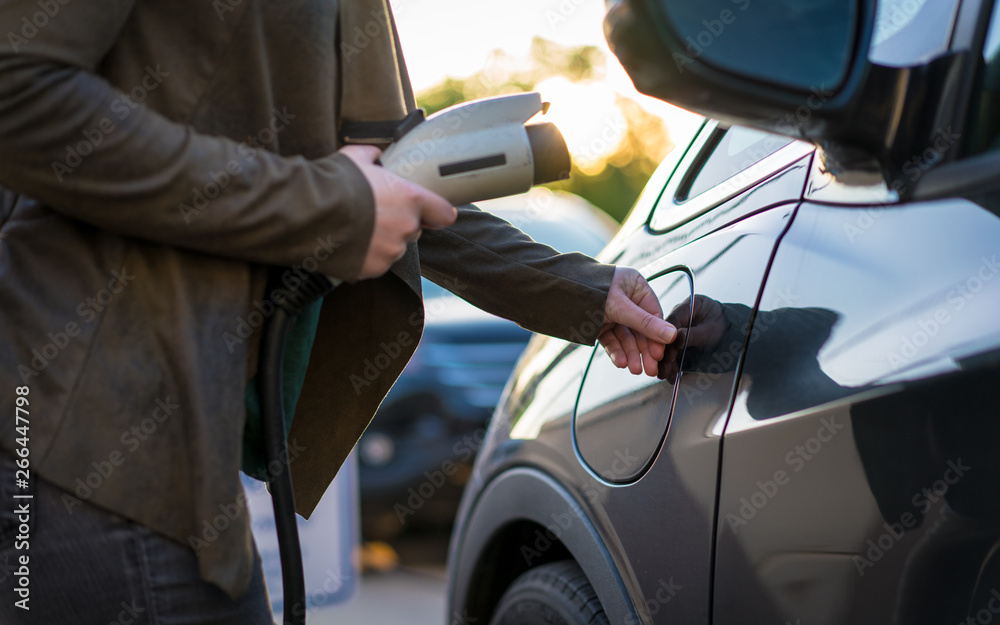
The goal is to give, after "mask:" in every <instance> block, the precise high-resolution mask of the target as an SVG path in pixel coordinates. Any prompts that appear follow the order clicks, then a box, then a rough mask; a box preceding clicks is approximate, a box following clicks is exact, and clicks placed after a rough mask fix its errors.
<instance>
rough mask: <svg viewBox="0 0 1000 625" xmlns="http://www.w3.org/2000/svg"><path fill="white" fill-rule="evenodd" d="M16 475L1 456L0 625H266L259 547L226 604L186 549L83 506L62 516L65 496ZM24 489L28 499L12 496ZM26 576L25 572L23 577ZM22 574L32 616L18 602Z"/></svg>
mask: <svg viewBox="0 0 1000 625" xmlns="http://www.w3.org/2000/svg"><path fill="white" fill-rule="evenodd" d="M14 470H15V466H14V464H13V458H12V457H11V455H10V454H9V453H7V452H2V451H0V623H2V624H3V625H20V624H21V623H25V624H27V623H31V624H38V625H57V624H58V625H71V624H76V623H79V624H80V625H106V624H107V625H167V624H178V625H179V624H181V623H183V624H184V625H200V624H203V623H204V624H206V625H207V624H209V623H211V624H212V625H228V624H232V625H273V621H272V619H271V609H270V605H269V603H268V597H267V588H266V587H265V585H264V575H263V571H262V569H261V564H260V556H259V555H257V554H256V548H255V550H254V551H255V558H256V567H255V573H254V576H253V579H252V581H251V582H250V588H249V590H247V592H246V593H245V594H244V595H243V596H242V597H241V598H240V599H239V600H237V601H233V600H232V599H230V598H229V596H228V595H226V593H224V592H223V591H222V590H221V589H219V588H218V587H216V586H214V585H213V584H210V583H208V582H205V581H203V580H202V579H201V578H200V577H199V575H198V562H197V559H196V558H195V554H194V551H193V550H192V549H190V548H189V547H188V546H186V545H182V544H180V543H177V542H174V541H173V540H170V539H168V538H165V537H163V536H160V535H159V534H156V533H154V532H152V531H150V530H149V529H147V528H145V527H143V526H141V525H138V524H136V523H133V522H131V521H129V520H127V519H124V518H122V517H119V516H116V515H114V514H112V513H110V512H108V511H106V510H104V509H102V508H99V507H97V506H94V505H91V504H88V503H86V502H84V503H83V505H81V506H75V507H74V508H73V513H72V514H69V513H68V512H67V510H66V506H65V505H63V503H62V501H61V496H62V494H63V492H64V491H62V490H61V489H59V488H57V487H56V486H54V485H52V484H50V483H48V482H46V481H44V480H42V479H40V478H39V477H38V476H37V475H36V474H34V473H32V474H31V476H30V477H31V479H30V486H29V488H28V489H21V488H18V487H17V486H16V485H15V474H14ZM29 493H30V494H33V495H34V498H33V499H31V500H26V499H18V498H15V497H14V495H24V494H29ZM25 501H30V515H28V517H27V519H28V525H29V529H30V532H29V535H30V542H29V546H28V549H27V550H25V549H24V548H23V547H24V545H23V544H22V545H21V547H22V548H21V549H18V542H19V538H18V535H19V534H20V533H21V531H22V530H23V529H25V528H23V527H22V521H23V520H24V519H25V516H24V515H23V513H22V514H21V515H19V514H18V513H17V509H18V507H19V506H21V505H22V504H23V503H24V502H25ZM19 516H20V518H19ZM23 555H27V556H28V565H27V567H26V569H22V568H21V564H20V558H21V556H23ZM19 569H20V570H19ZM25 570H27V571H28V575H27V576H24V575H22V574H21V573H23V572H24V571H25ZM24 577H27V580H28V581H27V583H28V588H29V592H30V595H29V597H30V598H29V600H28V602H27V605H28V606H29V607H30V610H24V609H22V608H20V607H17V605H16V603H15V602H17V601H19V600H20V599H21V595H19V594H17V589H18V588H20V587H22V584H23V583H24V582H22V579H23V578H24ZM22 592H23V591H22Z"/></svg>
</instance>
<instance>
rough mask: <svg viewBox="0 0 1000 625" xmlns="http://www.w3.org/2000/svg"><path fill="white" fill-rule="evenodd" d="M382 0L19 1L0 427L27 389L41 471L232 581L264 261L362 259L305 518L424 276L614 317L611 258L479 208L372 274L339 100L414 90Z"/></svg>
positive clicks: (5, 219)
mask: <svg viewBox="0 0 1000 625" xmlns="http://www.w3.org/2000/svg"><path fill="white" fill-rule="evenodd" d="M387 9H388V5H387V4H386V3H384V2H383V1H381V0H344V2H343V6H339V7H338V4H337V2H336V1H335V0H282V1H277V0H197V1H190V0H106V1H104V2H87V1H81V0H41V1H38V0H8V1H6V2H0V31H2V33H4V37H3V38H2V41H0V184H2V185H3V187H6V189H5V190H3V191H2V193H0V307H2V308H0V310H2V313H0V345H2V346H3V347H2V350H0V444H2V446H3V447H4V448H5V449H8V450H10V449H13V448H14V447H15V437H16V436H18V434H17V432H16V430H15V422H14V415H15V407H14V398H15V389H16V388H17V387H20V386H25V385H26V386H28V387H30V393H29V395H28V398H29V401H30V406H29V407H30V445H29V447H30V452H31V455H30V459H31V471H32V476H33V478H37V477H38V476H41V477H43V478H45V479H47V480H49V481H51V482H53V483H55V484H57V485H59V486H61V487H63V488H64V489H66V490H67V491H70V493H72V494H67V495H66V496H65V497H64V503H65V504H66V513H67V514H72V513H73V511H74V509H75V507H76V505H78V504H79V503H80V502H81V501H83V500H88V501H89V502H91V503H94V504H97V505H99V506H102V507H104V508H107V509H108V510H111V511H113V512H115V513H117V514H119V515H121V516H124V517H127V518H130V519H133V520H135V521H138V522H140V523H142V524H144V525H146V526H148V527H150V528H152V529H153V530H155V531H157V532H160V533H162V534H164V535H167V536H170V537H172V538H174V539H176V540H178V541H181V542H184V543H186V544H189V545H191V546H192V548H194V549H195V550H196V551H197V553H198V556H199V562H200V567H201V573H202V576H203V577H204V578H205V579H208V580H210V581H212V582H214V583H216V584H217V585H219V586H220V587H221V588H223V589H225V590H226V591H227V592H228V593H229V594H230V595H232V596H238V595H240V594H242V592H244V590H245V588H246V586H247V583H248V581H249V578H250V574H251V563H252V550H251V535H250V530H249V521H248V519H247V514H246V510H245V506H244V501H243V496H242V488H241V485H240V482H239V477H238V468H239V465H240V446H241V437H242V428H243V425H244V420H245V409H244V403H243V391H244V387H245V383H246V380H248V379H249V378H250V377H251V376H252V375H253V374H254V369H255V363H256V341H257V340H258V335H259V332H258V330H259V329H260V327H261V326H262V324H263V322H264V319H265V318H266V316H267V312H268V311H267V306H266V305H265V304H264V303H263V302H264V300H265V283H266V277H265V276H266V266H268V265H276V266H282V267H291V268H293V270H295V269H297V268H300V267H304V268H306V269H310V270H315V271H320V272H323V273H326V274H329V275H331V276H335V277H339V278H342V279H344V280H346V281H347V284H345V285H344V286H343V287H341V288H339V289H337V290H336V291H335V292H334V293H333V294H332V295H331V296H329V297H328V298H327V300H326V301H325V302H324V304H323V308H322V314H321V319H320V324H319V329H318V332H317V336H316V342H315V345H314V348H313V352H312V356H311V359H310V363H309V369H308V372H307V374H306V381H305V387H304V389H303V392H302V395H301V398H300V401H299V403H298V407H297V410H296V416H295V421H294V426H293V428H292V432H291V436H290V441H291V448H292V458H291V466H292V476H293V479H294V482H295V493H296V501H297V506H298V509H299V511H300V512H301V513H302V514H305V515H308V514H309V513H310V512H311V511H312V510H313V508H314V507H315V505H316V503H317V502H318V501H319V499H320V497H321V496H322V494H323V492H324V490H325V489H326V487H327V486H328V485H329V483H330V481H331V480H332V479H333V477H334V476H335V474H336V473H337V469H338V468H339V467H340V465H341V464H342V462H343V461H344V459H345V457H346V456H347V454H348V453H349V452H350V450H351V448H352V447H353V446H354V444H355V442H356V441H357V439H358V438H359V436H360V435H361V433H362V431H363V430H364V428H365V427H366V426H367V424H368V422H369V420H370V419H371V416H372V415H373V414H374V412H375V410H376V409H377V407H378V405H379V402H380V401H381V400H382V398H383V397H384V396H385V394H386V392H387V391H388V389H389V387H390V386H391V385H392V383H393V382H394V380H395V379H396V377H397V375H398V374H399V372H400V371H401V370H402V369H403V367H404V365H405V364H406V362H407V360H408V358H409V357H410V355H411V354H412V352H413V349H414V348H415V346H416V343H417V341H418V340H419V337H420V333H421V329H422V324H423V309H422V306H421V299H420V282H419V276H420V273H421V272H423V274H424V275H427V276H428V277H430V278H431V279H432V280H435V281H437V282H439V283H441V284H443V285H444V286H446V287H448V288H451V289H452V290H454V291H456V292H457V293H458V294H459V295H461V296H463V297H465V298H466V299H468V300H469V301H471V302H473V303H475V304H477V305H480V306H482V307H484V308H486V309H487V310H489V311H491V312H494V313H496V314H499V315H502V316H505V317H508V318H510V319H513V320H515V321H516V322H518V323H520V324H521V325H523V326H525V327H527V328H529V329H532V330H535V331H539V332H544V333H548V334H553V335H557V336H560V337H563V338H567V339H571V340H577V341H582V342H592V341H593V340H594V339H595V337H596V330H597V327H598V326H599V325H600V323H601V321H602V319H603V307H604V301H605V299H606V296H607V290H608V288H609V285H610V281H611V276H612V273H613V267H611V266H608V265H602V264H599V263H596V262H595V261H593V260H591V259H588V258H586V257H583V256H580V255H576V254H569V255H559V254H557V253H555V252H554V251H553V250H551V249H550V248H547V247H545V246H542V245H539V244H536V243H534V242H533V241H531V240H530V239H529V238H527V237H526V236H524V235H523V234H521V233H520V232H519V231H517V230H516V229H514V228H513V227H511V226H509V225H508V224H506V222H503V221H501V220H499V219H497V218H494V217H492V216H490V215H488V214H486V213H483V212H481V211H478V210H477V209H475V208H474V207H471V206H468V207H462V209H461V210H460V214H459V217H458V220H457V222H456V224H455V225H454V226H453V227H451V228H448V229H447V230H443V231H436V232H426V233H424V236H423V237H422V238H421V239H420V244H419V250H418V249H417V246H411V249H410V250H409V252H408V253H407V255H406V256H405V257H404V258H403V259H402V260H401V261H399V262H398V263H397V264H396V265H395V266H393V267H392V269H391V271H390V272H389V273H387V274H386V275H385V276H383V277H381V278H378V279H374V280H363V281H358V280H357V276H358V274H359V272H360V267H361V265H362V262H363V258H364V255H365V252H366V249H367V246H368V243H369V241H370V237H371V231H372V227H373V221H374V218H373V210H374V208H373V198H372V194H371V190H370V188H369V186H368V184H367V183H366V181H365V179H364V177H363V176H362V175H361V173H360V171H359V170H358V169H357V168H356V167H355V166H354V165H353V164H352V163H351V161H349V160H348V159H347V158H346V157H343V156H341V155H339V154H333V153H334V152H335V150H337V148H338V147H339V146H340V145H341V139H340V132H339V129H340V126H341V123H342V121H343V120H345V119H346V120H351V121H370V120H386V119H398V118H400V117H402V116H403V115H404V114H405V112H406V111H407V109H408V108H410V107H412V106H413V104H412V96H411V95H410V92H409V87H408V82H407V79H406V73H405V68H404V66H403V63H402V57H401V55H400V53H399V47H398V44H397V42H396V37H395V31H394V26H393V23H392V19H391V16H390V15H389V13H388V12H387ZM434 36H437V35H434ZM331 154H332V155H331ZM397 346H398V347H401V349H400V350H399V355H398V356H396V357H392V358H388V360H389V362H386V360H387V358H386V357H380V358H379V355H380V354H387V353H388V354H393V353H396V352H397ZM370 363H379V366H378V367H376V368H375V369H372V368H371V367H370V366H369V364H370ZM382 365H384V366H382Z"/></svg>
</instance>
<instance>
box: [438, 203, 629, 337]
mask: <svg viewBox="0 0 1000 625" xmlns="http://www.w3.org/2000/svg"><path fill="white" fill-rule="evenodd" d="M420 263H421V272H422V273H423V275H425V276H426V277H427V278H429V279H430V280H432V281H434V282H435V283H437V284H439V285H441V286H443V287H444V288H446V289H448V290H450V291H452V292H453V293H455V294H456V295H458V296H460V297H462V298H463V299H465V300H466V301H468V302H470V303H472V304H475V305H476V306H479V307H480V308H482V309H483V310H486V311H488V312H491V313H493V314H495V315H498V316H500V317H504V318H506V319H510V320H512V321H514V322H516V323H518V324H519V325H521V326H523V327H525V328H527V329H529V330H532V331H534V332H541V333H542V334H548V335H550V336H555V337H558V338H562V339H566V340H569V341H573V342H576V343H583V344H593V343H594V341H595V340H596V339H597V334H598V331H599V330H600V327H601V325H602V324H603V322H604V305H605V302H606V300H607V296H608V290H609V289H610V288H611V281H612V278H613V277H614V271H615V268H614V266H613V265H606V264H603V263H599V262H597V261H595V260H593V259H592V258H590V257H588V256H585V255H583V254H579V253H570V254H560V253H559V252H557V251H556V250H554V249H552V248H551V247H549V246H547V245H543V244H541V243H538V242H536V241H534V240H533V239H531V237H529V236H528V235H526V234H524V233H523V232H521V231H520V230H518V229H517V228H515V227H514V226H512V225H511V224H509V223H508V222H506V221H504V220H503V219H500V218H499V217H496V216H494V215H491V214H490V213H488V212H485V211H482V210H480V209H479V208H476V207H475V206H472V205H467V206H461V207H459V211H458V219H457V220H456V221H455V224H454V225H453V226H451V227H449V228H445V229H443V230H428V231H426V232H424V233H423V235H422V236H421V237H420Z"/></svg>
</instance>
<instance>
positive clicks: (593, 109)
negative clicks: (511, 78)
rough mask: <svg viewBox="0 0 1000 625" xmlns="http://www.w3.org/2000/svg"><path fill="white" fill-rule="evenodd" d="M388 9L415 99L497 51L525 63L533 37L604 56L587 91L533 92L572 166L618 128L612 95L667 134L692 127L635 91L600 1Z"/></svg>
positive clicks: (431, 1) (465, 1)
mask: <svg viewBox="0 0 1000 625" xmlns="http://www.w3.org/2000/svg"><path fill="white" fill-rule="evenodd" d="M392 7H393V11H394V12H395V15H396V20H397V23H398V28H399V32H400V40H401V41H402V45H403V52H404V54H405V55H406V59H407V64H408V66H409V70H410V76H411V79H412V81H413V85H414V88H415V90H416V91H417V92H418V93H419V92H420V91H422V90H424V89H427V88H428V87H431V86H433V85H435V84H437V83H439V82H440V81H441V80H443V79H444V78H446V77H448V76H452V77H456V78H462V77H466V76H469V75H471V74H474V73H476V72H477V71H479V70H481V69H483V68H484V67H486V66H487V65H488V62H489V59H490V55H491V53H492V52H493V51H494V50H496V49H502V50H503V51H504V52H505V53H506V54H507V55H509V56H510V57H514V58H524V59H528V57H529V52H530V47H531V41H532V39H533V38H535V37H542V38H544V39H548V40H550V41H553V42H555V43H558V44H561V45H564V46H580V45H594V46H597V47H599V48H600V49H602V50H604V51H605V52H606V58H607V66H606V68H605V71H604V72H601V73H602V74H604V76H603V78H602V79H599V80H592V81H589V82H587V83H586V84H571V83H569V82H568V81H566V80H561V79H550V80H548V81H545V83H544V84H542V85H540V87H539V90H540V91H541V92H542V95H543V97H544V98H545V99H546V100H548V101H551V102H552V107H551V109H550V111H549V114H548V116H549V118H550V120H551V121H552V122H554V123H555V124H556V125H557V126H559V127H560V129H561V130H562V131H563V134H564V135H565V136H566V140H567V142H568V143H569V144H570V151H571V152H573V153H574V157H575V159H576V160H579V158H580V157H581V154H579V153H578V152H579V150H580V148H579V147H578V146H583V145H587V144H588V142H590V141H591V140H592V138H593V137H595V136H600V134H601V132H602V131H605V130H606V129H607V128H608V127H609V126H610V127H614V126H615V124H616V123H617V122H616V117H617V116H620V113H619V112H618V109H617V107H615V105H614V101H615V96H616V94H620V95H625V96H627V97H630V98H632V99H635V100H636V101H638V102H639V103H640V104H641V105H642V106H643V108H645V109H646V110H648V111H650V112H652V113H654V114H656V115H658V116H660V117H661V118H663V119H664V121H665V123H666V124H667V127H668V129H671V130H673V129H674V128H678V129H679V127H681V126H688V125H690V124H692V123H695V121H696V120H695V118H694V116H692V115H690V114H688V113H684V112H682V111H680V110H679V109H676V108H674V107H672V106H669V105H666V104H664V103H662V102H659V101H657V100H653V99H652V98H647V97H645V96H643V95H641V94H639V93H638V92H636V91H635V89H634V88H633V86H632V83H631V81H630V80H629V78H628V76H627V75H626V74H625V71H624V70H623V69H622V68H621V66H620V65H619V64H618V62H617V60H615V58H614V56H613V55H612V54H611V52H610V50H609V49H608V47H607V44H606V42H605V40H604V34H603V30H602V19H603V17H604V11H605V9H604V2H603V0H506V1H505V2H487V1H485V0H395V1H393V2H392ZM612 147H613V146H612ZM609 149H611V148H609Z"/></svg>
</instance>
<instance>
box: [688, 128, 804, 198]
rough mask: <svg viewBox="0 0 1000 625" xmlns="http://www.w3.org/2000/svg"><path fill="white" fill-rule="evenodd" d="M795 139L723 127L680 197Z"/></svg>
mask: <svg viewBox="0 0 1000 625" xmlns="http://www.w3.org/2000/svg"><path fill="white" fill-rule="evenodd" d="M791 142H792V139H790V138H788V137H782V136H779V135H774V134H770V133H767V132H762V131H760V130H753V129H750V128H744V127H742V126H733V127H731V128H729V129H726V130H722V131H720V132H719V135H718V136H717V137H716V138H715V141H713V142H710V143H709V144H708V146H707V149H706V156H705V157H704V158H703V159H702V160H701V166H700V167H698V166H695V171H696V172H697V173H695V174H694V176H693V177H689V180H690V182H688V183H687V184H685V185H684V186H682V187H681V193H680V194H679V196H678V198H677V199H678V200H686V199H688V198H693V197H698V196H699V195H701V194H702V193H704V192H705V191H708V190H709V189H711V188H712V187H714V186H716V185H719V184H722V183H723V182H725V181H727V180H729V179H731V178H734V177H735V176H736V175H737V174H739V173H740V172H741V171H743V170H745V169H747V168H748V167H750V166H751V165H753V164H754V163H758V162H760V161H762V160H764V159H765V158H767V157H768V156H770V155H771V154H774V153H775V152H777V151H778V150H780V149H781V148H783V147H785V146H786V145H788V144H789V143H791Z"/></svg>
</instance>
